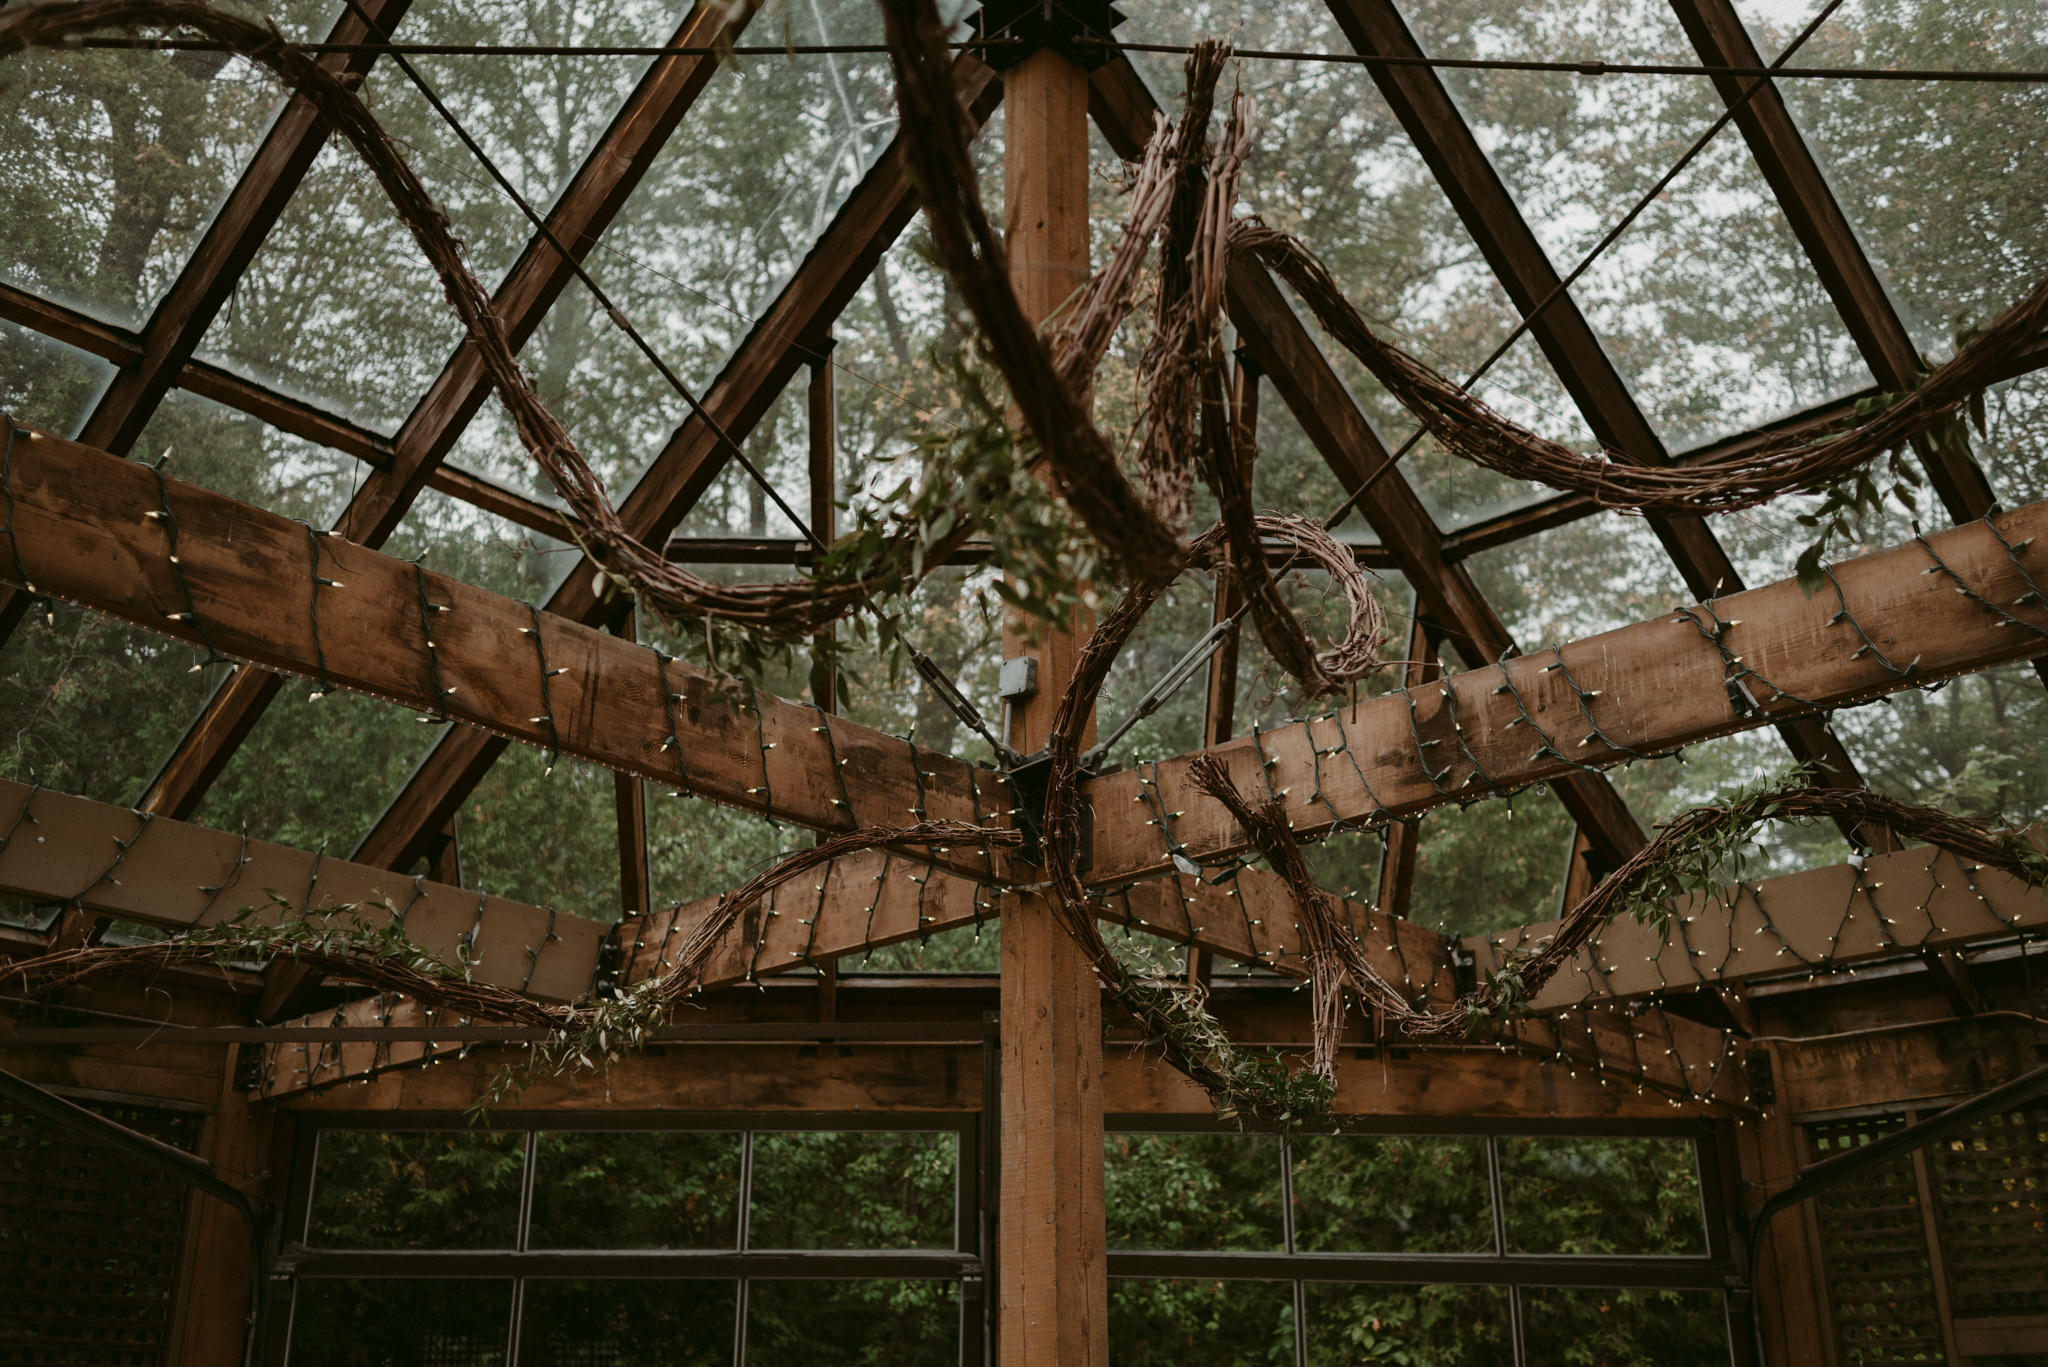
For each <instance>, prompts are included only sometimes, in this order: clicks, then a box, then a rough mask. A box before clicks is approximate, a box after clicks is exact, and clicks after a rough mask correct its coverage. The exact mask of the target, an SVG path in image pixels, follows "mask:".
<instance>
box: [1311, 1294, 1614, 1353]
mask: <svg viewBox="0 0 2048 1367" xmlns="http://www.w3.org/2000/svg"><path fill="white" fill-rule="evenodd" d="M1302 1291H1303V1293H1304V1295H1305V1297H1306V1300H1307V1306H1308V1367H1352V1365H1353V1364H1356V1363H1371V1362H1389V1363H1403V1364H1407V1365H1408V1367H1510V1364H1512V1363H1513V1362H1514V1360H1515V1349H1514V1342H1513V1335H1514V1330H1513V1320H1512V1316H1511V1314H1510V1311H1509V1306H1508V1296H1509V1295H1510V1294H1511V1292H1510V1291H1509V1290H1508V1288H1507V1287H1505V1286H1339V1285H1334V1284H1332V1283H1327V1282H1310V1283H1308V1285H1307V1286H1305V1287H1303V1288H1302ZM1559 1360H1563V1361H1569V1360H1571V1359H1559ZM1530 1361H1531V1362H1532V1363H1534V1362H1538V1361H1550V1359H1538V1358H1534V1357H1532V1358H1531V1359H1530ZM1593 1361H1596V1362H1597V1361H1601V1359H1593Z"/></svg>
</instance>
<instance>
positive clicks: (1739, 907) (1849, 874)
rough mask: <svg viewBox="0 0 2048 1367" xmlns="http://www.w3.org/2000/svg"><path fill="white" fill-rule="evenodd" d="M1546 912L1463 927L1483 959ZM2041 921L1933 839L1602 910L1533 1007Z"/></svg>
mask: <svg viewBox="0 0 2048 1367" xmlns="http://www.w3.org/2000/svg"><path fill="white" fill-rule="evenodd" d="M1557 924H1558V923H1557V922H1556V921H1544V922H1540V923H1537V924H1535V925H1528V926H1523V927H1520V928H1519V929H1516V930H1512V931H1504V932H1499V933H1495V934H1489V935H1469V936H1466V937H1465V939H1464V941H1463V947H1464V949H1465V950H1466V951H1467V952H1469V953H1471V954H1473V955H1475V956H1477V958H1478V961H1479V962H1480V963H1482V964H1485V965H1487V966H1489V967H1494V968H1497V967H1499V966H1500V965H1501V964H1502V963H1503V962H1504V961H1505V960H1506V958H1507V955H1508V954H1509V953H1510V952H1512V951H1514V950H1516V949H1520V948H1523V947H1526V946H1532V945H1534V944H1536V943H1538V942H1540V941H1541V940H1542V939H1543V938H1544V937H1545V936H1548V935H1550V934H1552V933H1553V932H1554V931H1555V930H1556V929H1557ZM2043 927H2048V896H2044V894H2043V893H2042V891H2041V890H2040V889H2038V888H2031V887H2028V886H2027V885H2026V884H2025V883H2023V882H2021V881H2020V880H2019V879H2017V878H2014V877H2013V876H2012V875H2010V874H2007V873H2001V872H1999V871H1998V870H1996V869H1989V868H1980V867H1978V866H1976V865H1966V864H1962V863H1959V862H1958V861H1957V860H1956V858H1955V856H1953V855H1950V854H1946V853H1943V852H1941V851H1939V850H1936V849H1934V848H1933V847H1931V846H1921V847H1917V848H1914V849H1909V850H1899V851H1896V852H1894V853H1891V854H1881V855H1873V856H1872V857H1871V858H1870V859H1869V861H1868V862H1866V863H1865V864H1864V866H1863V867H1862V869H1860V870H1859V869H1857V868H1855V867H1854V866H1852V865H1849V864H1834V865H1830V866H1828V867H1826V868H1819V869H1807V870H1804V871H1802V872H1799V873H1789V874H1784V875H1782V876H1780V877H1777V878H1762V879H1757V880H1755V881H1752V882H1746V883H1741V884H1736V885H1733V886H1730V887H1724V888H1720V889H1717V890H1715V891H1714V892H1711V893H1701V894H1696V895H1694V896H1691V897H1687V898H1685V899H1683V900H1682V901H1679V902H1677V903H1674V904H1673V905H1672V907H1671V909H1670V915H1669V916H1668V917H1667V918H1666V919H1665V921H1664V923H1663V924H1662V925H1661V926H1652V925H1647V924H1645V923H1643V922H1641V921H1636V920H1633V919H1628V918H1622V919H1617V920H1615V921H1612V922H1610V923H1609V924H1608V925H1607V926H1606V927H1605V928H1604V929H1603V930H1602V931H1601V932H1600V934H1599V936H1598V937H1597V938H1596V939H1595V940H1594V941H1593V942H1592V943H1591V944H1590V945H1588V946H1587V947H1586V948H1585V949H1584V950H1583V951H1581V952H1580V954H1579V956H1578V958H1577V959H1576V960H1574V961H1573V963H1572V964H1571V965H1570V966H1568V967H1567V968H1566V969H1565V970H1564V971H1562V972H1560V973H1559V974H1558V975H1557V976H1556V977H1555V978H1553V979H1551V981H1550V982H1549V984H1548V985H1547V986H1545V988H1544V989H1543V991H1542V992H1540V993H1538V994H1537V997H1536V1000H1535V1002H1534V1003H1533V1004H1532V1005H1533V1008H1534V1009H1535V1010H1538V1011H1551V1010H1560V1009H1564V1008H1567V1007H1570V1006H1575V1005H1577V1004H1579V1003H1581V1002H1587V1001H1601V1000H1609V999H1626V998H1635V997H1646V996H1653V995H1656V994H1659V993H1664V992H1674V991H1678V992H1682V991H1686V990H1688V989H1691V988H1696V987H1725V986H1733V985H1736V984H1739V983H1745V982H1751V981H1754V980H1756V979H1759V978H1784V977H1793V976H1798V975H1800V974H1807V975H1809V976H1811V975H1813V974H1818V973H1828V972H1831V971H1834V970H1836V969H1845V968H1852V967H1854V966H1855V965H1857V964H1861V963H1868V962H1870V961H1871V960H1874V959H1896V958H1899V957H1901V956H1913V955H1920V954H1927V955H1931V956H1937V957H1939V956H1945V955H1947V954H1949V953H1951V952H1952V951H1954V950H1955V949H1956V948H1957V947H1959V946H1961V945H1965V944H1968V943H1970V942H1971V941H1973V940H1983V939H1987V938H1992V937H1997V936H2005V935H2011V934H2014V933H2016V932H2020V931H2038V930H2040V929H2042V928H2043Z"/></svg>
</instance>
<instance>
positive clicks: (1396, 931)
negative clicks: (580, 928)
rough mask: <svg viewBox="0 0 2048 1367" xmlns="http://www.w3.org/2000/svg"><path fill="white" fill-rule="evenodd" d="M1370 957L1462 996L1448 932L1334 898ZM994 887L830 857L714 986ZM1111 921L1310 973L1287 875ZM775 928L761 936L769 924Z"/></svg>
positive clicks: (646, 931) (678, 913)
mask: <svg viewBox="0 0 2048 1367" xmlns="http://www.w3.org/2000/svg"><path fill="white" fill-rule="evenodd" d="M718 900H719V899H718V898H716V897H706V898H701V899H699V900H697V901H694V902H690V903H686V904H685V905H683V906H680V907H677V908H674V909H672V910H670V911H666V912H662V913H660V914H658V915H655V916H652V917H649V918H647V919H646V920H645V921H641V922H633V923H629V925H628V927H627V929H626V934H625V939H626V944H625V950H624V952H623V953H622V955H621V956H620V963H621V969H620V977H621V979H622V980H623V981H625V982H628V983H632V982H638V981H640V980H642V979H644V978H647V977H649V976H651V975H653V974H656V973H659V972H660V971H661V970H662V969H663V968H665V967H666V966H668V964H669V963H670V962H671V961H672V955H673V954H674V952H675V949H676V947H677V946H678V945H680V944H681V943H682V939H683V936H684V935H685V934H686V933H687V931H688V930H689V928H690V927H692V926H694V925H696V924H698V923H700V922H702V921H703V919H704V918H705V917H707V916H709V915H710V914H711V912H712V911H713V910H714V909H715V908H716V907H717V905H718ZM1337 900H1338V901H1339V903H1340V907H1341V910H1342V912H1343V914H1344V915H1345V917H1346V918H1347V920H1348V922H1349V924H1350V925H1351V927H1352V929H1353V932H1354V933H1355V934H1357V935H1358V936H1359V938H1360V939H1361V941H1363V943H1364V945H1365V948H1366V953H1367V957H1368V958H1369V959H1370V960H1371V962H1372V964H1373V966H1374V968H1375V969H1377V970H1378V971H1379V973H1380V975H1381V976H1382V977H1384V978H1386V979H1387V981H1389V982H1391V983H1394V984H1396V985H1397V986H1405V987H1406V989H1407V990H1408V992H1409V994H1410V995H1411V996H1414V997H1416V998H1418V999H1421V1000H1426V1001H1430V1002H1434V1003H1438V1004H1444V1003H1448V1002H1449V1001H1450V1000H1451V998H1452V996H1453V995H1454V992H1453V987H1452V975H1451V969H1450V955H1449V952H1448V947H1447V943H1446V941H1445V939H1444V937H1443V936H1441V935H1439V934H1438V933H1437V932H1435V931H1433V930H1430V929H1428V928H1427V927H1424V926H1419V925H1416V924H1415V923H1414V922H1412V921H1404V920H1401V919H1399V918H1398V917H1389V916H1384V915H1381V914H1380V913H1379V912H1376V911H1374V910H1372V909H1371V908H1370V907H1368V906H1366V905H1365V904H1364V903H1363V902H1358V901H1353V900H1349V899H1337ZM1000 902H1001V899H1000V898H999V897H998V896H997V895H996V891H995V889H994V888H993V887H992V886H990V885H988V884H986V883H978V882H975V881H973V880H970V879H966V878H960V877H955V876H952V875H949V874H946V873H944V872H941V871H939V870H936V869H933V868H931V867H930V866H928V865H924V864H921V863H919V862H917V861H915V860H912V859H908V858H905V857H903V856H900V855H890V854H886V853H884V852H880V851H870V852H867V853H862V854H857V855H849V856H847V857H846V858H843V859H838V860H835V861H833V862H832V863H831V864H830V865H829V866H827V868H826V869H825V870H821V871H820V874H819V876H818V877H816V878H810V879H800V880H798V881H797V882H795V883H791V884H786V885H784V886H783V887H780V888H777V889H776V890H775V892H774V893H773V894H771V895H770V897H769V898H768V899H767V900H766V901H765V902H764V904H763V913H764V914H761V915H753V914H749V915H748V916H746V917H744V918H743V919H742V921H741V923H740V924H738V925H737V926H735V927H734V929H733V933H732V934H731V935H730V936H729V937H728V939H727V943H726V944H725V945H724V946H723V947H722V948H721V949H720V951H719V952H718V953H717V954H716V955H715V956H714V957H713V959H712V961H711V964H710V966H709V968H708V969H707V970H706V974H705V984H706V985H707V986H721V985H725V984H730V983H735V982H745V981H747V980H749V979H751V978H756V977H763V976H767V975H770V974H775V973H786V972H788V971H790V970H791V969H794V968H800V967H803V966H806V965H813V966H815V965H818V964H823V963H825V962H826V961H828V960H830V959H832V958H834V957H836V956H838V955H842V954H857V953H860V952H862V951H864V950H868V949H873V948H879V947H881V946H883V945H889V944H895V943H897V942H898V941H902V940H908V939H912V938H914V937H916V936H919V935H931V934H935V933H937V932H939V931H944V930H957V929H959V928H960V927H963V926H969V925H974V924H978V923H980V922H982V921H987V920H993V919H994V918H995V916H996V915H997V908H998V906H999V904H1000ZM1097 914H1098V915H1100V916H1101V917H1102V919H1104V920H1106V921H1112V922H1116V923H1118V924H1121V925H1129V926H1133V927H1136V928H1138V929H1142V930H1147V931H1150V932H1152V933H1153V934H1155V935H1159V936H1162V937H1164V938H1166V939H1169V940H1172V941H1174V942H1175V943H1177V944H1192V945H1194V946H1195V947H1196V948H1198V949H1202V950H1204V951H1206V952H1208V953H1211V954H1216V955H1220V956H1222V957H1224V958H1227V959H1235V960H1237V961H1238V962H1240V963H1248V964H1256V965H1259V966H1261V967H1265V968H1271V969H1273V970H1275V971H1276V972H1279V973H1282V974H1285V975H1287V976H1289V977H1302V976H1305V973H1306V969H1305V968H1304V966H1303V963H1302V959H1301V937H1300V933H1299V928H1298V926H1297V924H1296V917H1295V912H1294V904H1293V901H1292V899H1291V896H1290V894H1289V893H1288V891H1287V887H1286V885H1285V884H1284V883H1283V882H1282V881H1281V880H1280V879H1279V878H1277V877H1275V876H1274V875H1272V874H1270V873H1264V872H1261V871H1258V870H1253V869H1246V870H1241V871H1240V872H1238V873H1237V875H1236V876H1235V877H1233V878H1231V879H1229V880H1227V881H1226V882H1224V883H1222V884H1210V883H1205V882H1202V881H1201V880H1199V879H1192V878H1181V877H1178V876H1173V877H1167V878H1160V879H1156V880H1153V881H1151V882H1146V883H1139V884H1135V885H1133V886H1131V887H1127V888H1119V889H1117V890H1115V891H1114V892H1110V893H1107V894H1106V895H1105V896H1104V897H1103V898H1102V899H1101V901H1100V902H1099V903H1098V905H1097ZM763 925H765V926H766V928H767V932H766V936H765V938H760V936H759V931H760V928H761V927H762V926H763Z"/></svg>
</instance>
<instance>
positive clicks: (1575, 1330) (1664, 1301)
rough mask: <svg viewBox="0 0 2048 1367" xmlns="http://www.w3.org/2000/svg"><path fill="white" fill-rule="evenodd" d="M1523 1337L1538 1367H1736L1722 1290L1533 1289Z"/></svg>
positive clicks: (1525, 1295)
mask: <svg viewBox="0 0 2048 1367" xmlns="http://www.w3.org/2000/svg"><path fill="white" fill-rule="evenodd" d="M1522 1335H1523V1340H1524V1342H1526V1343H1527V1345H1528V1352H1529V1361H1530V1362H1532V1363H1533V1362H1654V1363H1657V1364H1658V1367H1727V1365H1728V1313H1727V1310H1726V1308H1725V1306H1724V1305H1723V1303H1722V1298H1721V1294H1720V1293H1719V1292H1717V1291H1599V1290H1583V1289H1580V1288H1577V1287H1571V1288H1567V1287H1557V1286H1545V1287H1529V1288H1526V1289H1524V1290H1523V1292H1522Z"/></svg>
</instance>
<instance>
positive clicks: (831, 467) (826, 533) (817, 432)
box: [804, 334, 839, 1021]
mask: <svg viewBox="0 0 2048 1367" xmlns="http://www.w3.org/2000/svg"><path fill="white" fill-rule="evenodd" d="M837 345H838V343H837V341H835V340H834V339H833V338H832V337H831V336H830V335H829V334H828V335H826V336H825V337H823V338H821V339H819V340H818V341H816V342H813V343H812V344H811V351H812V360H811V380H810V387H809V388H808V389H807V390H806V391H805V393H804V417H805V424H806V431H807V432H808V433H809V437H810V448H809V456H810V465H809V474H810V486H811V507H810V518H811V531H812V533H813V534H814V535H815V536H816V537H817V538H818V540H819V541H821V542H823V543H824V544H825V545H827V546H829V545H831V544H832V542H833V539H834V538H835V537H837V536H838V535H839V506H838V502H837V500H838V497H839V409H838V406H837V402H836V400H837V397H838V396H837V392H836V390H835V389H834V386H833V383H832V349H833V347H835V346H837ZM817 639H818V640H820V641H821V642H822V641H824V640H828V639H830V633H829V632H827V633H826V634H825V635H823V636H821V637H819V638H817ZM811 701H812V702H814V703H816V704H817V705H818V706H819V707H821V708H823V709H824V710H825V711H827V712H836V711H838V710H839V708H838V702H839V678H838V675H837V673H836V672H835V671H834V670H833V668H832V663H831V661H830V660H829V659H828V658H827V657H826V655H825V654H824V652H823V651H821V650H816V649H814V650H813V651H812V652H811ZM823 838H824V837H823V836H820V837H819V839H823ZM838 1014H839V960H837V959H827V960H825V961H824V962H823V963H821V964H819V965H818V1019H819V1020H821V1021H828V1020H831V1019H833V1018H834V1017H835V1016H837V1015H838Z"/></svg>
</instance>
